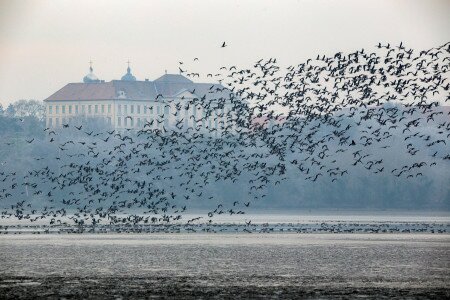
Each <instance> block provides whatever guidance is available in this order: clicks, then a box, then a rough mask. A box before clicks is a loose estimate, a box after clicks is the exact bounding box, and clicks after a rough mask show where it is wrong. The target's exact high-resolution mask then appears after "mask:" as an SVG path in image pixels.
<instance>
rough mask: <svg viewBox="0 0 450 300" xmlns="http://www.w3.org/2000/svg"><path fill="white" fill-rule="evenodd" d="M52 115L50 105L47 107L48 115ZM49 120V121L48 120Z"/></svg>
mask: <svg viewBox="0 0 450 300" xmlns="http://www.w3.org/2000/svg"><path fill="white" fill-rule="evenodd" d="M52 113H53V109H52V106H51V105H50V106H49V107H48V114H49V115H51V114H52ZM50 120H51V119H50Z"/></svg>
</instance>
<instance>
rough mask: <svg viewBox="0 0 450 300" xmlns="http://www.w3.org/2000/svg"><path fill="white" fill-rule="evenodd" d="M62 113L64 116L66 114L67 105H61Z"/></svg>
mask: <svg viewBox="0 0 450 300" xmlns="http://www.w3.org/2000/svg"><path fill="white" fill-rule="evenodd" d="M61 113H62V114H65V113H66V106H65V105H61Z"/></svg>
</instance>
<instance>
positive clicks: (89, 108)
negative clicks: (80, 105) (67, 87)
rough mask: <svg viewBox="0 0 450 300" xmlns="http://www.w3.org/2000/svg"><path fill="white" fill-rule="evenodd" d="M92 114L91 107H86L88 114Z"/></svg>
mask: <svg viewBox="0 0 450 300" xmlns="http://www.w3.org/2000/svg"><path fill="white" fill-rule="evenodd" d="M91 113H92V105H88V114H91Z"/></svg>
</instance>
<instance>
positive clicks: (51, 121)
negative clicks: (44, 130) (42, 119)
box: [48, 118, 53, 127]
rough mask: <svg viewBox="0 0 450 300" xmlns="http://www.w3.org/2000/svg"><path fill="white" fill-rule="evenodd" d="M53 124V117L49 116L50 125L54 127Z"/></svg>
mask: <svg viewBox="0 0 450 300" xmlns="http://www.w3.org/2000/svg"><path fill="white" fill-rule="evenodd" d="M52 126H53V119H52V118H49V119H48V127H52Z"/></svg>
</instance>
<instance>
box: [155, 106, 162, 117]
mask: <svg viewBox="0 0 450 300" xmlns="http://www.w3.org/2000/svg"><path fill="white" fill-rule="evenodd" d="M156 112H157V114H158V115H159V114H161V109H160V108H159V105H158V106H156Z"/></svg>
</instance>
